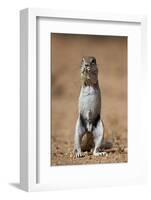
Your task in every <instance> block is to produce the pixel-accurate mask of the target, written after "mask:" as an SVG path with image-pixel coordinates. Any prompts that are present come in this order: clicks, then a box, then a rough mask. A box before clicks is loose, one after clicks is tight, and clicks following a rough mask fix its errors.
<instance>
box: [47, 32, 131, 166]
mask: <svg viewBox="0 0 151 200" xmlns="http://www.w3.org/2000/svg"><path fill="white" fill-rule="evenodd" d="M83 56H94V57H96V60H97V64H98V68H99V83H100V88H101V94H102V110H101V116H102V119H103V121H104V125H105V140H112V141H113V142H114V146H115V145H124V147H127V37H116V36H92V35H75V34H56V33H52V34H51V59H52V61H51V68H52V127H51V130H52V133H51V141H52V144H51V152H52V153H51V156H52V159H51V165H66V164H87V163H115V162H127V153H118V152H117V153H113V154H109V156H108V157H105V158H104V157H103V158H101V157H98V158H95V157H93V156H85V157H84V158H81V159H75V158H73V156H72V151H73V144H74V141H73V140H74V129H75V124H76V120H77V117H78V97H79V94H80V62H81V59H82V57H83Z"/></svg>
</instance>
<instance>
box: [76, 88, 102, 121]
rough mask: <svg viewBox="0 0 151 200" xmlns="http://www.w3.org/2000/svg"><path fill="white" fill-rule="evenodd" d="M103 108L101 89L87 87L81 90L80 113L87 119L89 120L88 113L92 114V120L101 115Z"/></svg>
mask: <svg viewBox="0 0 151 200" xmlns="http://www.w3.org/2000/svg"><path fill="white" fill-rule="evenodd" d="M100 108H101V95H100V89H99V88H97V89H96V88H93V87H92V86H86V87H82V88H81V92H80V97H79V112H80V113H81V114H82V116H83V117H84V118H85V119H88V118H89V117H90V116H88V113H89V112H90V113H91V119H95V117H96V116H97V115H98V114H100Z"/></svg>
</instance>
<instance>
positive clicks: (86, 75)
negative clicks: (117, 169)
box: [74, 56, 104, 158]
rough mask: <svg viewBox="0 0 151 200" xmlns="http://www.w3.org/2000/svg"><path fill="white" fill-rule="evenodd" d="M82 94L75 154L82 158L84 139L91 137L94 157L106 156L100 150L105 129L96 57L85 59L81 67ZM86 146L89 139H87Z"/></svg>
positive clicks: (75, 139)
mask: <svg viewBox="0 0 151 200" xmlns="http://www.w3.org/2000/svg"><path fill="white" fill-rule="evenodd" d="M80 75H81V81H82V86H81V92H80V97H79V116H78V119H77V123H76V128H75V138H74V153H75V156H76V157H77V158H78V157H82V156H83V154H82V138H83V136H84V135H87V136H91V138H92V145H90V148H92V149H91V150H93V155H95V156H99V155H104V152H102V151H101V150H100V148H101V145H102V143H103V137H104V127H103V122H102V120H101V116H100V111H101V92H100V87H99V81H98V67H97V62H96V59H95V57H93V56H88V57H83V58H82V61H81V66H80ZM86 138H87V139H86V145H87V143H88V137H86Z"/></svg>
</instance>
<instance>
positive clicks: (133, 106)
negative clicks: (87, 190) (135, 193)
mask: <svg viewBox="0 0 151 200" xmlns="http://www.w3.org/2000/svg"><path fill="white" fill-rule="evenodd" d="M20 19H21V20H20V36H21V37H20V44H21V48H20V52H21V53H20V66H21V67H20V136H21V137H20V184H21V187H22V189H24V190H26V191H38V190H51V189H63V188H74V187H76V188H81V187H99V186H108V185H127V184H136V183H144V182H145V181H146V177H147V172H146V156H145V135H146V133H144V132H143V125H142V123H141V120H142V116H141V102H142V90H143V79H144V77H145V75H144V74H145V73H144V71H145V68H146V44H147V42H146V17H145V16H122V15H106V14H99V13H84V12H82V13H74V12H69V11H68V12H65V11H53V10H47V9H25V10H22V11H21V12H20ZM140 158H141V159H140Z"/></svg>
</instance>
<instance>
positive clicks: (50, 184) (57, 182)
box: [20, 9, 147, 191]
mask: <svg viewBox="0 0 151 200" xmlns="http://www.w3.org/2000/svg"><path fill="white" fill-rule="evenodd" d="M39 19H42V21H41V22H40V23H41V27H42V32H41V36H40V37H42V40H41V38H39V36H37V31H39V30H38V29H39V25H38V23H39V22H38V20H39ZM43 19H44V20H43ZM53 19H54V20H58V21H59V20H60V21H61V22H62V23H64V21H66V22H69V23H70V27H71V33H76V31H77V33H79V30H78V29H74V27H75V26H74V25H72V23H73V22H80V23H85V22H87V23H91V24H96V23H97V26H98V27H101V26H102V27H103V25H101V23H104V24H105V26H106V24H107V26H106V27H107V28H105V26H104V27H103V28H102V29H103V30H101V31H102V32H101V33H102V34H105V35H106V33H107V34H108V35H112V34H113V35H115V34H116V35H119V36H121V35H127V33H128V34H132V35H131V36H132V37H130V38H131V39H130V43H129V50H128V51H130V54H129V56H128V57H129V58H128V59H129V60H130V62H129V66H132V65H133V66H134V67H131V68H130V69H129V83H128V90H129V93H130V96H131V97H132V98H131V99H129V110H128V111H129V112H128V113H129V116H128V117H129V120H128V123H129V124H130V130H131V131H130V133H132V132H133V130H135V132H137V133H138V136H137V137H136V134H135V133H134V135H133V136H131V135H132V134H130V133H129V137H130V141H129V148H130V149H129V154H130V158H129V160H130V164H129V165H127V164H116V165H113V166H112V165H111V164H105V165H103V166H101V167H100V165H93V166H92V165H91V166H78V167H77V166H65V167H57V168H53V169H52V168H51V167H50V166H49V162H48V156H49V153H48V152H47V150H48V147H49V145H50V141H49V139H47V137H48V134H50V129H49V128H47V127H48V126H49V123H50V116H49V112H48V111H50V107H49V103H50V101H49V100H50V94H49V92H50V89H51V85H50V81H49V79H50V73H49V72H50V71H48V66H49V69H50V59H49V62H47V61H48V59H47V58H48V57H49V55H50V54H49V53H50V51H51V48H50V49H48V46H47V45H46V42H47V41H48V40H47V39H46V38H47V37H44V34H46V33H47V34H48V32H51V31H50V29H51V28H53V27H54V28H55V30H56V31H57V32H59V31H60V27H59V29H58V28H57V26H55V23H56V21H55V22H54V23H50V22H51V20H53ZM44 21H45V22H44ZM49 23H50V24H49ZM80 23H79V24H80ZM67 25H69V24H67ZM119 25H120V26H121V29H117V27H116V26H119ZM65 27H66V26H64V28H63V32H70V31H69V30H68V31H66V30H65ZM123 27H124V28H123ZM125 27H126V28H125ZM129 27H130V28H129ZM135 27H136V29H135ZM118 28H119V27H118ZM95 29H96V28H95ZM117 30H118V31H117ZM99 31H100V29H99ZM99 31H98V32H97V30H95V32H96V34H99V33H100V32H99ZM125 31H127V33H126V34H125V33H124V32H125ZM146 32H147V30H146V17H145V16H141V15H139V16H135V15H134V16H124V15H112V14H100V13H85V12H79V13H75V12H71V11H66V12H65V11H54V10H49V9H24V10H21V12H20V185H21V188H22V189H24V190H26V191H39V190H52V189H63V188H74V187H76V188H78V187H79V188H81V187H99V186H108V185H120V184H121V185H127V184H137V183H144V182H146V179H147V172H146V171H147V170H146V156H145V134H146V133H142V130H143V127H141V124H140V123H141V121H140V120H142V119H140V118H139V117H138V116H139V115H140V112H137V108H138V107H140V106H141V105H140V104H141V90H140V91H139V88H140V85H141V84H143V78H144V71H145V70H146V65H147V64H146V51H147V48H146V45H147V41H146V34H147V33H146ZM80 33H81V32H80ZM89 34H92V33H90V32H89ZM134 35H135V37H134ZM137 36H138V37H137ZM44 38H45V39H44ZM135 38H137V39H135ZM39 39H40V41H41V43H40V47H39V43H38V42H39ZM43 39H44V40H43ZM133 39H134V40H135V42H134V43H131V42H133V41H132V40H133ZM135 45H136V46H137V47H136V46H135ZM38 48H41V49H42V50H43V49H45V54H44V55H43V53H42V52H43V51H40V50H37V49H38ZM136 48H137V49H138V51H137V49H136ZM133 57H136V59H135V58H133ZM39 59H40V60H39ZM46 60H47V61H46ZM40 62H41V64H39V63H40ZM41 65H43V68H41V67H40V66H41ZM136 65H138V68H137V66H136ZM37 66H38V67H37ZM45 66H46V67H45ZM38 68H39V69H38ZM38 70H40V74H43V75H40V76H41V77H40V79H41V80H42V81H41V82H39V78H38V76H39V72H38ZM135 74H136V76H134V75H135ZM140 78H141V79H142V80H139V79H140ZM44 79H45V80H44ZM132 79H133V80H135V83H133V82H132V81H131V80H132ZM140 82H142V83H141V84H140ZM136 83H137V84H136ZM39 87H41V91H44V93H42V94H41V93H39V92H38V90H39ZM43 88H45V90H43ZM134 89H135V96H136V97H138V98H140V99H139V100H138V101H137V102H136V99H135V98H134V100H133V97H134V94H133V91H134ZM40 95H41V96H43V99H47V100H46V102H43V100H42V99H41V101H40V102H41V104H42V105H44V104H45V106H44V107H43V108H42V110H44V113H42V112H41V111H40V113H41V115H42V116H43V117H44V116H45V124H42V125H40V127H44V129H43V130H42V131H44V132H47V133H46V134H43V135H42V134H39V124H40V123H43V122H42V119H43V117H39V100H38V99H39V98H41V97H40ZM133 106H135V107H134V110H133ZM138 110H139V109H138ZM134 112H136V113H134ZM136 115H137V116H136ZM137 117H138V118H137ZM134 118H135V123H134V124H138V123H139V127H136V126H135V125H134V126H133V125H131V124H132V123H131V122H133V120H134ZM137 119H138V120H139V122H136V120H137ZM134 141H135V143H136V144H134V145H132V143H134ZM139 145H142V146H143V147H144V148H142V150H141V152H140V151H139V153H138V150H136V149H135V147H136V148H137V147H139ZM133 148H134V149H133ZM134 153H135V154H136V156H135V157H134ZM131 155H133V156H132V157H131ZM139 155H143V159H142V160H141V162H140V160H139ZM39 157H40V158H39ZM132 160H134V161H132ZM48 168H49V169H50V170H51V171H49V169H48ZM92 172H94V173H92ZM99 174H102V175H99ZM124 174H125V175H124ZM67 175H68V177H67ZM81 175H82V176H83V177H81ZM80 177H81V178H80ZM86 177H87V178H86ZM85 178H86V179H85ZM88 180H91V181H88ZM101 180H102V181H101Z"/></svg>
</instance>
